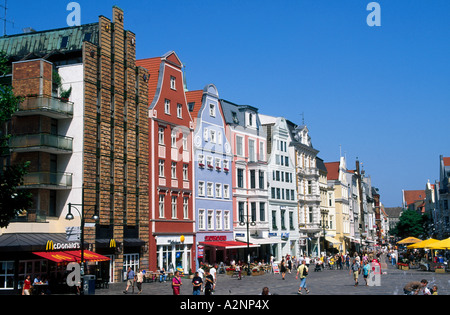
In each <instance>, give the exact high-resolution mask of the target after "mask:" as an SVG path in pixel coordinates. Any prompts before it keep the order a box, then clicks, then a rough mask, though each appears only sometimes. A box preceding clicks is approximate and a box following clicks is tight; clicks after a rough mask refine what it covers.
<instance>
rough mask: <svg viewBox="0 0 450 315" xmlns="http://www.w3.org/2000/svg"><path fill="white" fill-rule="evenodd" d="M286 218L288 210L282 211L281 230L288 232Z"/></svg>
mask: <svg viewBox="0 0 450 315" xmlns="http://www.w3.org/2000/svg"><path fill="white" fill-rule="evenodd" d="M285 216H286V210H281V229H282V230H286V225H285V220H286V218H285Z"/></svg>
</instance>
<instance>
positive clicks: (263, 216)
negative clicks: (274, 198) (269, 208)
mask: <svg viewBox="0 0 450 315" xmlns="http://www.w3.org/2000/svg"><path fill="white" fill-rule="evenodd" d="M259 221H266V204H265V203H264V202H260V203H259Z"/></svg>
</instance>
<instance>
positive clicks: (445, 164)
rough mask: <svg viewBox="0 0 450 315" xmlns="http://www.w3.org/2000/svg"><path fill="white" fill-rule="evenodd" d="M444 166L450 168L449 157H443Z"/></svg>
mask: <svg viewBox="0 0 450 315" xmlns="http://www.w3.org/2000/svg"><path fill="white" fill-rule="evenodd" d="M442 160H443V161H444V166H450V157H443V158H442Z"/></svg>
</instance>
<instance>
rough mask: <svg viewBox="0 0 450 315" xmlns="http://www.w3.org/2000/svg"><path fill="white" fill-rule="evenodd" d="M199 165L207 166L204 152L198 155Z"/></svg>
mask: <svg viewBox="0 0 450 315" xmlns="http://www.w3.org/2000/svg"><path fill="white" fill-rule="evenodd" d="M198 165H199V166H200V167H203V166H205V156H204V155H203V154H199V155H198Z"/></svg>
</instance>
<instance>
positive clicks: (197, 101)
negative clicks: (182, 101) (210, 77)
mask: <svg viewBox="0 0 450 315" xmlns="http://www.w3.org/2000/svg"><path fill="white" fill-rule="evenodd" d="M202 99H203V90H196V91H188V92H186V100H187V103H188V105H189V103H194V107H193V109H192V111H191V117H192V119H196V118H197V116H198V112H199V111H200V108H201V107H202Z"/></svg>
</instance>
